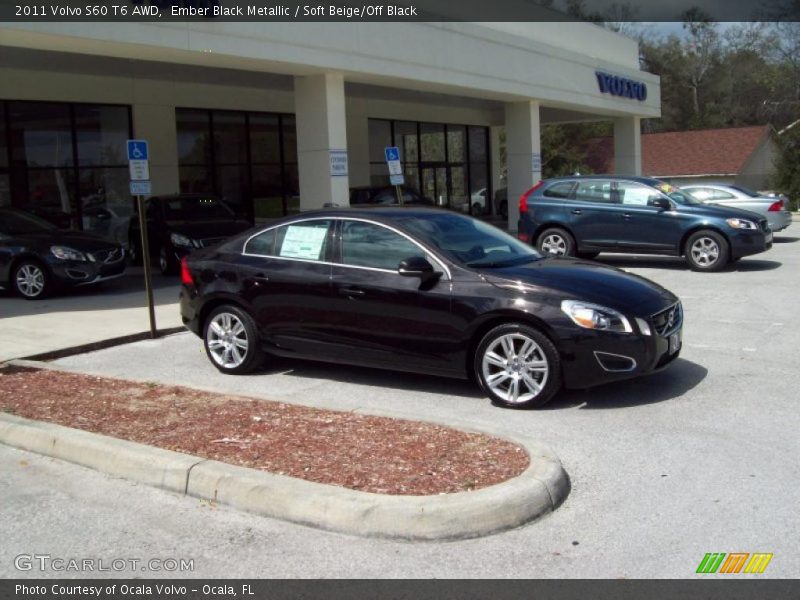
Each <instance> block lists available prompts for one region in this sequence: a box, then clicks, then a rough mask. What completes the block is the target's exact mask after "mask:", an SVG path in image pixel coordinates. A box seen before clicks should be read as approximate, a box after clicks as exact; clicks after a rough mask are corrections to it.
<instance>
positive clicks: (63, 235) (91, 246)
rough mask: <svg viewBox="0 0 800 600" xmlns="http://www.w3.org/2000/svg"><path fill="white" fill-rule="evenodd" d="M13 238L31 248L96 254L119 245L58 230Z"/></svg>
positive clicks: (96, 237) (89, 236)
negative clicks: (52, 247)
mask: <svg viewBox="0 0 800 600" xmlns="http://www.w3.org/2000/svg"><path fill="white" fill-rule="evenodd" d="M14 237H15V238H16V239H19V240H21V241H23V242H25V243H27V244H30V245H32V246H48V245H49V246H67V247H69V248H73V249H74V250H80V251H81V252H96V251H97V250H104V249H108V248H112V247H116V246H118V245H119V244H117V243H116V242H110V241H108V240H107V239H105V238H102V237H100V236H99V235H94V234H92V233H86V232H83V231H69V230H67V231H64V230H58V229H56V230H53V231H43V232H41V233H26V234H24V235H17V236H14Z"/></svg>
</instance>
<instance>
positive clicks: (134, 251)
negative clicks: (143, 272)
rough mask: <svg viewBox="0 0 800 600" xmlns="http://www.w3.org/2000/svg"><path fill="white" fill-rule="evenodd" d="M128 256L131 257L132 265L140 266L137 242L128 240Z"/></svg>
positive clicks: (140, 259) (140, 253) (140, 260)
mask: <svg viewBox="0 0 800 600" xmlns="http://www.w3.org/2000/svg"><path fill="white" fill-rule="evenodd" d="M128 256H129V257H130V259H131V264H132V265H134V266H136V267H140V266H142V252H141V250H140V249H139V244H138V243H137V242H130V244H129V245H128Z"/></svg>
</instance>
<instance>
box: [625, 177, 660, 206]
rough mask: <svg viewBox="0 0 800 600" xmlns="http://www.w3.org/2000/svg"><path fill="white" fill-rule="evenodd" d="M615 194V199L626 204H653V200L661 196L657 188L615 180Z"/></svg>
mask: <svg viewBox="0 0 800 600" xmlns="http://www.w3.org/2000/svg"><path fill="white" fill-rule="evenodd" d="M616 195H617V197H618V200H617V201H618V202H620V203H622V204H623V205H626V206H653V201H654V200H656V199H658V198H663V195H662V194H661V192H659V191H658V190H656V189H653V188H651V187H648V186H646V185H642V184H640V183H634V182H631V181H619V182H617V189H616Z"/></svg>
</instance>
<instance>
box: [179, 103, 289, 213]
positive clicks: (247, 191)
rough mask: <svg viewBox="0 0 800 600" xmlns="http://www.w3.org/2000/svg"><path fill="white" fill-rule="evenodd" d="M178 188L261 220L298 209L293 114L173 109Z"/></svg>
mask: <svg viewBox="0 0 800 600" xmlns="http://www.w3.org/2000/svg"><path fill="white" fill-rule="evenodd" d="M175 122H176V127H177V135H178V164H179V179H180V191H181V192H184V193H193V192H199V193H207V194H216V195H217V196H219V197H220V198H222V199H223V200H224V201H225V202H226V204H228V206H230V207H231V208H232V209H233V210H234V211H235V212H236V213H237V214H239V215H240V216H242V217H245V218H248V219H251V220H255V221H263V220H267V219H271V218H275V217H280V216H283V215H285V214H288V213H293V212H298V211H299V210H300V200H299V185H298V178H297V134H296V131H295V120H294V116H293V115H282V114H272V113H256V112H243V111H225V110H205V109H194V108H178V109H176V110H175Z"/></svg>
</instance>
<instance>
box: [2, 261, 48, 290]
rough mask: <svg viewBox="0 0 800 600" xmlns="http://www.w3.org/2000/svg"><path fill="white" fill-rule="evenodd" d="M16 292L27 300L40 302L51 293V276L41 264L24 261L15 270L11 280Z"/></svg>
mask: <svg viewBox="0 0 800 600" xmlns="http://www.w3.org/2000/svg"><path fill="white" fill-rule="evenodd" d="M11 283H12V285H13V286H14V291H15V292H16V293H17V294H19V295H20V296H22V297H23V298H25V299H26V300H39V299H41V298H44V297H46V296H47V294H48V293H50V288H51V287H52V283H51V281H50V275H49V274H48V272H47V269H45V268H44V267H43V266H42V265H41V264H40V263H39V262H37V261H34V260H24V261H22V262H21V263H19V264H18V265H17V266H16V268H15V269H14V274H13V276H12V279H11Z"/></svg>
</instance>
